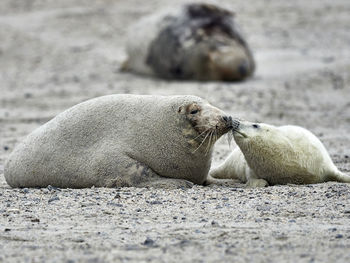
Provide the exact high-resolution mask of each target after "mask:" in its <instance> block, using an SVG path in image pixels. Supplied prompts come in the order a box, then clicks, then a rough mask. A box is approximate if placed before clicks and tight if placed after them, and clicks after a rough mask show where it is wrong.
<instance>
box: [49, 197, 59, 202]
mask: <svg viewBox="0 0 350 263" xmlns="http://www.w3.org/2000/svg"><path fill="white" fill-rule="evenodd" d="M58 200H60V198H59V197H58V196H54V197H52V198H50V199H49V200H48V201H47V202H48V203H51V202H53V201H58Z"/></svg>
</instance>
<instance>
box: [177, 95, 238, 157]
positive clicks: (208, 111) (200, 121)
mask: <svg viewBox="0 0 350 263" xmlns="http://www.w3.org/2000/svg"><path fill="white" fill-rule="evenodd" d="M177 112H178V114H180V115H181V116H182V118H184V119H185V120H186V123H187V125H186V128H185V129H183V134H184V135H185V136H186V137H187V138H188V139H189V140H188V141H189V143H190V144H192V145H193V146H196V147H197V149H198V148H199V147H200V146H201V145H204V144H206V147H207V148H208V151H209V150H210V149H211V148H212V146H213V144H214V143H215V142H216V141H217V140H218V139H219V138H220V137H221V136H222V135H224V134H225V133H227V132H228V131H230V130H231V129H232V128H233V125H232V117H230V116H228V115H227V114H226V113H225V112H223V111H222V110H220V109H218V108H216V107H214V106H212V105H211V104H209V103H208V102H207V101H205V100H202V99H200V100H193V101H187V102H186V103H184V104H183V105H181V106H179V107H178V110H177ZM197 149H196V150H197Z"/></svg>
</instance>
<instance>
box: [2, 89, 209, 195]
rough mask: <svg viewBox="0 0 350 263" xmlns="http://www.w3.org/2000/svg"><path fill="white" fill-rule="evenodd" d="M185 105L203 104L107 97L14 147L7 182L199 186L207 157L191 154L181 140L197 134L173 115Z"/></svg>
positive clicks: (80, 106)
mask: <svg viewBox="0 0 350 263" xmlns="http://www.w3.org/2000/svg"><path fill="white" fill-rule="evenodd" d="M191 102H197V103H202V99H200V98H198V97H195V96H169V97H163V96H142V95H109V96H104V97H99V98H96V99H92V100H88V101H86V102H83V103H80V104H78V105H76V106H74V107H72V108H70V109H68V110H66V111H64V112H62V113H61V114H59V115H58V116H56V117H55V118H54V119H52V120H51V121H49V122H48V123H46V124H44V125H43V126H41V127H39V128H38V129H36V130H35V131H33V132H32V133H31V134H30V135H28V137H27V138H26V139H25V140H24V141H23V142H22V143H20V144H19V145H18V146H17V147H16V148H15V150H14V151H13V152H12V154H11V155H10V157H9V159H8V160H7V162H6V164H5V171H4V174H5V178H6V181H7V183H8V184H9V185H10V186H12V187H46V186H48V185H52V186H57V187H68V188H83V187H91V186H97V187H118V186H152V185H155V186H156V185H157V184H160V185H164V184H173V185H175V186H189V185H190V184H191V183H190V182H192V183H196V184H202V183H203V182H204V181H205V179H206V177H207V174H208V170H209V167H210V163H211V151H210V152H209V153H208V154H205V152H204V150H203V149H199V150H198V151H196V152H195V153H193V150H194V149H193V147H191V144H189V142H188V141H189V139H188V138H186V137H188V136H190V137H191V134H193V135H192V137H191V139H193V138H194V136H198V133H197V132H195V130H194V129H193V127H192V126H191V123H190V122H189V120H188V119H187V118H186V117H185V116H184V115H182V114H180V113H179V111H178V109H179V107H180V106H184V105H186V104H188V103H191ZM186 129H187V130H189V131H190V132H187V133H186V134H184V132H183V131H184V130H186ZM203 148H205V147H203ZM164 177H168V178H173V179H165V178H164ZM174 179H176V180H174ZM180 179H183V180H180ZM164 180H166V182H164Z"/></svg>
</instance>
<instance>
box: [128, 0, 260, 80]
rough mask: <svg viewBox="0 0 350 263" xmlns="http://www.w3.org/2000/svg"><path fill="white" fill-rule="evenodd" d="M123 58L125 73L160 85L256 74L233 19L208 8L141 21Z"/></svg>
mask: <svg viewBox="0 0 350 263" xmlns="http://www.w3.org/2000/svg"><path fill="white" fill-rule="evenodd" d="M127 53H128V59H127V61H126V62H125V63H124V65H123V69H124V70H129V71H133V72H137V73H141V74H148V75H155V76H158V77H161V78H165V79H183V80H184V79H193V80H205V81H206V80H222V81H237V80H243V79H245V78H247V77H249V76H251V75H252V74H253V72H254V69H255V63H254V59H253V55H252V53H251V51H250V48H249V46H248V44H247V42H246V41H245V40H244V38H243V36H242V34H241V33H240V32H239V29H238V26H237V25H236V23H235V21H234V14H233V13H232V12H231V11H229V10H226V9H224V8H221V7H218V6H215V5H210V4H187V5H184V6H181V7H179V8H174V9H171V10H169V11H168V10H166V11H162V12H160V13H156V14H154V15H151V16H149V17H145V18H143V19H141V20H140V21H139V22H138V23H137V24H136V25H135V26H133V27H132V28H131V29H130V33H129V36H128V43H127Z"/></svg>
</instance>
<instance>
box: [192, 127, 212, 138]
mask: <svg viewBox="0 0 350 263" xmlns="http://www.w3.org/2000/svg"><path fill="white" fill-rule="evenodd" d="M207 131H209V129H208V130H205V131H204V132H202V133H200V134H199V135H198V136H197V137H195V138H194V139H193V140H196V139H198V138H199V137H200V136H202V135H203V133H206V132H207Z"/></svg>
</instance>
